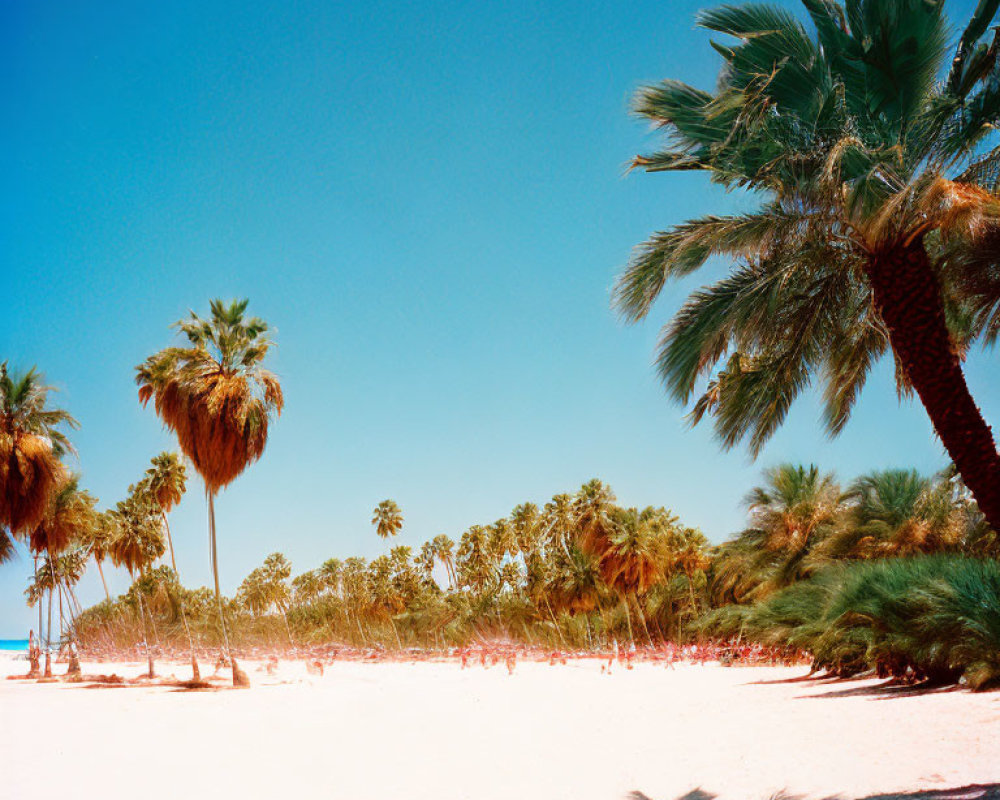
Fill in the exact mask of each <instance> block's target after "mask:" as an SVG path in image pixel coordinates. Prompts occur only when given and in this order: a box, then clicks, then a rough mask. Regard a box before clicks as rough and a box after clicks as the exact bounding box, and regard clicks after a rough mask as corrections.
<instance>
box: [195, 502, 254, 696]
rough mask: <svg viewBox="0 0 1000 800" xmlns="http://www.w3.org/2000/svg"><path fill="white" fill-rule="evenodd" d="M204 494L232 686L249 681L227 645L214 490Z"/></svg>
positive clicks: (220, 617)
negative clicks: (231, 674) (241, 673)
mask: <svg viewBox="0 0 1000 800" xmlns="http://www.w3.org/2000/svg"><path fill="white" fill-rule="evenodd" d="M205 494H206V495H207V496H208V538H209V543H210V545H211V549H212V578H213V579H214V581H215V602H216V604H217V605H218V607H219V622H220V623H221V625H222V641H223V643H224V644H225V648H226V650H225V653H226V656H227V657H228V658H229V663H230V665H231V666H232V669H233V686H238V685H241V684H243V685H249V683H246V681H245V678H244V680H243V681H241V680H240V674H239V667H238V666H237V664H236V657H235V656H234V655H233V650H232V648H231V647H230V646H229V631H228V630H227V629H226V615H225V612H224V611H223V608H222V592H221V591H219V554H218V549H217V547H216V536H215V492H213V491H211V490H209V489H206V490H205Z"/></svg>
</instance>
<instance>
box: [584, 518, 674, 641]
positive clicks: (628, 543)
mask: <svg viewBox="0 0 1000 800" xmlns="http://www.w3.org/2000/svg"><path fill="white" fill-rule="evenodd" d="M676 523H677V517H675V516H674V515H673V514H671V513H670V512H669V511H667V510H666V509H664V508H653V507H652V506H648V507H646V508H644V509H642V510H641V511H640V510H639V509H637V508H615V509H614V510H613V511H612V512H611V519H610V525H609V526H608V527H607V529H606V532H605V534H604V536H603V537H602V538H599V539H595V538H588V539H586V540H584V547H585V549H586V550H587V551H588V552H590V553H591V554H592V555H593V556H595V557H596V558H597V560H598V569H599V570H600V573H601V577H602V578H603V580H604V583H606V584H607V585H608V586H609V587H610V588H612V589H614V590H615V591H617V592H618V593H619V594H620V595H621V596H622V597H623V598H624V603H625V614H626V620H627V621H628V629H629V638H632V615H631V613H630V612H629V601H631V602H632V604H633V606H634V607H635V609H636V611H638V612H639V621H640V622H641V623H642V626H643V630H644V631H645V633H646V638H647V639H650V636H649V629H648V628H647V627H646V618H645V615H644V614H643V613H642V609H641V608H640V607H639V602H638V597H639V595H641V594H645V593H646V592H647V591H648V590H649V588H650V587H651V586H653V584H655V583H657V582H658V581H659V580H660V579H661V578H662V576H663V572H664V569H665V567H666V563H667V561H666V560H667V537H668V536H669V535H670V532H671V530H672V528H673V527H674V526H675V525H676Z"/></svg>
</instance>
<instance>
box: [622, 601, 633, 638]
mask: <svg viewBox="0 0 1000 800" xmlns="http://www.w3.org/2000/svg"><path fill="white" fill-rule="evenodd" d="M623 601H624V603H625V621H626V622H627V623H628V640H629V641H630V642H631V643H632V644H635V636H634V635H633V634H632V612H631V611H629V608H628V597H627V596H626V597H624V598H623Z"/></svg>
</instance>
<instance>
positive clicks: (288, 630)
mask: <svg viewBox="0 0 1000 800" xmlns="http://www.w3.org/2000/svg"><path fill="white" fill-rule="evenodd" d="M280 610H281V617H282V619H284V620H285V633H286V634H287V635H288V646H289V647H295V642H293V641H292V628H291V626H290V625H289V624H288V612H287V611H285V609H284V608H283V607H281V609H280Z"/></svg>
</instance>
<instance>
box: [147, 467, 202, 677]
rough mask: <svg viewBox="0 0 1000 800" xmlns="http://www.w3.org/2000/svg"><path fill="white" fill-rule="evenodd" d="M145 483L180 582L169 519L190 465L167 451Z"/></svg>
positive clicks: (196, 671) (195, 671)
mask: <svg viewBox="0 0 1000 800" xmlns="http://www.w3.org/2000/svg"><path fill="white" fill-rule="evenodd" d="M141 484H142V485H143V486H144V488H145V491H147V492H149V495H150V497H151V498H152V499H153V501H154V502H155V503H156V505H157V506H158V507H159V509H160V518H161V519H162V520H163V529H164V530H165V531H166V534H167V546H168V547H169V549H170V566H171V567H172V568H173V570H174V576H175V577H176V579H177V581H178V583H179V582H180V572H179V571H178V570H177V558H176V556H175V555H174V540H173V537H171V535H170V523H169V522H168V521H167V513H168V512H169V511H171V510H172V509H173V508H174V506H176V505H177V504H178V503H179V502H180V501H181V497H183V496H184V490H185V488H186V486H187V469H186V468H185V467H184V462H183V461H182V460H181V457H180V456H179V455H178V454H177V453H167V452H163V453H160V454H159V455H157V456H154V457H153V459H152V466H151V467H149V469H147V470H146V477H145V478H143V479H142V481H141ZM177 602H178V606H179V610H180V615H181V621H182V622H183V623H184V631H185V632H186V633H187V639H188V645H189V646H190V648H191V672H192V678H191V680H193V681H199V680H201V671H200V670H199V668H198V658H197V655H196V653H195V649H194V637H193V636H192V635H191V628H190V626H189V625H188V620H187V613H186V612H185V610H184V598H183V597H182V596H181V595H180V594H178V601H177Z"/></svg>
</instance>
